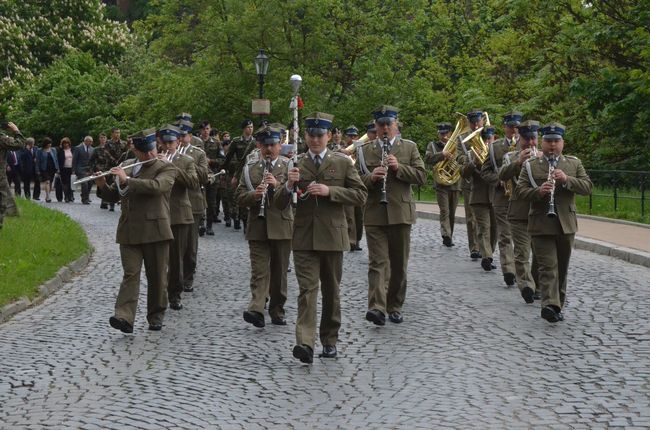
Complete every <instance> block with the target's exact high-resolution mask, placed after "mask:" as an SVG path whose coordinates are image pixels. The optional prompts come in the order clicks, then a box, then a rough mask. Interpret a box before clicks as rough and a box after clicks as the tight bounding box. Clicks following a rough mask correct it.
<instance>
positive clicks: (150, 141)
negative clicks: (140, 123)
mask: <svg viewBox="0 0 650 430" xmlns="http://www.w3.org/2000/svg"><path fill="white" fill-rule="evenodd" d="M129 137H130V138H131V141H132V142H133V146H134V147H135V149H137V150H138V151H141V152H149V151H151V150H153V149H154V148H155V147H156V129H155V128H148V129H145V130H142V131H140V132H138V133H136V134H134V135H131V136H129Z"/></svg>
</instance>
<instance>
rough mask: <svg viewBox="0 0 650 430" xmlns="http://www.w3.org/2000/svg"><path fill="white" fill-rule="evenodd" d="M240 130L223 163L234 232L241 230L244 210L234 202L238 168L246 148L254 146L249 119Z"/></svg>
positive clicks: (239, 171) (242, 160)
mask: <svg viewBox="0 0 650 430" xmlns="http://www.w3.org/2000/svg"><path fill="white" fill-rule="evenodd" d="M241 128H242V135H241V136H240V137H236V138H235V139H233V140H232V142H231V143H230V146H229V147H228V152H227V153H226V160H225V161H224V165H225V166H226V167H225V168H226V171H227V172H228V175H229V177H230V178H231V179H230V181H229V183H228V190H227V195H228V206H230V218H231V219H232V220H233V221H234V224H235V226H234V228H235V230H240V229H241V216H242V214H243V212H244V209H245V208H242V209H240V208H239V206H237V202H236V201H235V190H236V189H237V181H238V179H239V176H238V175H239V174H241V170H240V169H239V166H240V164H243V163H244V161H245V160H246V155H247V154H246V148H248V146H249V145H255V140H254V139H253V121H251V120H250V119H247V120H244V121H243V122H242V124H241Z"/></svg>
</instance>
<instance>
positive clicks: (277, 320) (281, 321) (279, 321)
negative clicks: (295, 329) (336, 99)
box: [271, 317, 287, 325]
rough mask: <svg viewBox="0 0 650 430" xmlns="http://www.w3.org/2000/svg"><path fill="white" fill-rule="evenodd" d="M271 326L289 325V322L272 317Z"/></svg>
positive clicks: (282, 318)
mask: <svg viewBox="0 0 650 430" xmlns="http://www.w3.org/2000/svg"><path fill="white" fill-rule="evenodd" d="M271 324H275V325H287V320H286V319H285V318H284V317H271Z"/></svg>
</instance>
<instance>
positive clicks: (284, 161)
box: [278, 155, 290, 163]
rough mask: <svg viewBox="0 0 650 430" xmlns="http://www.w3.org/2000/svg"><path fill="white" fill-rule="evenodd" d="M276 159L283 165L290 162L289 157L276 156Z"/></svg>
mask: <svg viewBox="0 0 650 430" xmlns="http://www.w3.org/2000/svg"><path fill="white" fill-rule="evenodd" d="M278 159H279V160H280V161H282V162H283V163H288V162H289V160H290V158H289V157H285V156H284V155H279V156H278Z"/></svg>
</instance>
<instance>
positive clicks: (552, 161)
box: [546, 155, 557, 218]
mask: <svg viewBox="0 0 650 430" xmlns="http://www.w3.org/2000/svg"><path fill="white" fill-rule="evenodd" d="M556 166H557V157H556V156H555V155H552V156H551V157H549V159H548V178H547V179H546V182H550V183H551V184H553V188H552V189H551V194H550V195H549V196H550V198H549V201H548V212H546V216H547V217H549V218H556V217H557V213H556V212H555V178H554V177H553V174H554V173H555V167H556Z"/></svg>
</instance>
